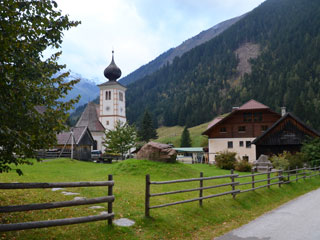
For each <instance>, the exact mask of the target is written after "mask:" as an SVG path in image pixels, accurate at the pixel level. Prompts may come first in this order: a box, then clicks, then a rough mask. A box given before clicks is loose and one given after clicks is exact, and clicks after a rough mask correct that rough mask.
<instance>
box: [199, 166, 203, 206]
mask: <svg viewBox="0 0 320 240" xmlns="http://www.w3.org/2000/svg"><path fill="white" fill-rule="evenodd" d="M200 178H203V172H200ZM200 188H203V180H202V179H201V180H200ZM199 197H203V189H200V192H199ZM199 204H200V207H202V199H200V200H199Z"/></svg>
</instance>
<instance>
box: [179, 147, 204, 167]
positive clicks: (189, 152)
mask: <svg viewBox="0 0 320 240" xmlns="http://www.w3.org/2000/svg"><path fill="white" fill-rule="evenodd" d="M173 149H174V150H176V151H177V153H178V155H177V160H178V161H181V162H187V163H206V162H207V161H206V159H207V158H206V157H205V152H204V150H203V148H202V147H182V148H173Z"/></svg>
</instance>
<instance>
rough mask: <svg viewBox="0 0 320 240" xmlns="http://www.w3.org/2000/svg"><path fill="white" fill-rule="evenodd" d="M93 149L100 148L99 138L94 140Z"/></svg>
mask: <svg viewBox="0 0 320 240" xmlns="http://www.w3.org/2000/svg"><path fill="white" fill-rule="evenodd" d="M92 148H93V150H97V149H98V142H97V140H94V141H93V147H92Z"/></svg>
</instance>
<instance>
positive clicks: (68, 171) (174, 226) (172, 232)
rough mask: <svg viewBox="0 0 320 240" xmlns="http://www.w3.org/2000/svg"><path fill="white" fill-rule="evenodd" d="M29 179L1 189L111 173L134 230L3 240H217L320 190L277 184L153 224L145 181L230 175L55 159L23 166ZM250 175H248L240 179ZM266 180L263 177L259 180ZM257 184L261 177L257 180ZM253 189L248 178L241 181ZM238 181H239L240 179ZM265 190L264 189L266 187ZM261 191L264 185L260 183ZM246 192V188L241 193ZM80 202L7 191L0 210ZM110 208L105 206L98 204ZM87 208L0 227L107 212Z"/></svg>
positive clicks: (37, 232)
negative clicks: (146, 211)
mask: <svg viewBox="0 0 320 240" xmlns="http://www.w3.org/2000/svg"><path fill="white" fill-rule="evenodd" d="M21 169H22V171H23V173H24V175H23V176H18V175H17V174H16V173H14V172H12V173H2V174H0V182H76V181H105V180H107V179H108V174H112V175H113V176H114V181H115V186H114V195H115V198H116V199H115V202H114V204H113V209H114V213H115V219H119V218H129V219H131V220H134V221H135V222H136V223H135V225H133V226H132V227H119V226H115V225H113V226H108V225H107V221H98V222H91V223H83V224H77V225H69V226H61V227H51V228H42V229H32V230H23V231H15V232H4V233H0V238H1V239H213V238H214V237H216V236H220V235H222V234H224V233H226V232H228V231H230V230H232V229H234V228H237V227H239V226H241V225H243V224H246V223H248V222H249V221H251V220H253V219H255V218H256V217H258V216H260V215H262V214H263V213H265V212H268V211H270V210H272V209H274V208H276V207H278V206H280V205H281V204H283V203H285V202H288V201H289V200H291V199H294V198H296V197H298V196H300V195H302V194H304V193H307V192H309V191H312V190H314V189H317V188H318V187H320V178H319V177H315V178H312V179H307V180H305V181H304V180H300V181H299V182H298V183H291V184H287V185H283V186H282V188H279V187H278V186H277V185H274V186H271V188H270V189H267V188H263V189H259V190H256V191H254V192H247V193H242V194H239V195H237V197H236V199H233V198H232V196H231V195H226V196H222V197H218V198H213V199H208V200H203V207H200V206H199V203H198V202H192V203H186V204H181V205H175V206H170V207H166V208H159V209H151V210H150V215H151V217H150V218H145V217H144V201H145V195H144V194H145V175H146V174H150V176H151V181H163V180H174V179H184V178H194V177H199V175H200V172H203V173H204V176H216V175H225V174H229V173H230V171H226V170H221V169H217V168H216V167H215V166H209V165H187V164H182V163H174V164H168V163H158V162H151V161H145V160H134V159H130V160H125V161H123V162H119V163H112V164H97V163H91V162H80V161H76V160H70V159H54V160H49V161H43V162H35V161H34V164H33V165H25V166H22V167H21ZM241 174H247V173H241ZM260 178H262V177H260ZM257 179H258V178H257ZM239 180H241V182H248V181H249V180H250V179H245V178H244V179H239ZM237 181H238V180H237ZM226 182H230V179H218V180H210V181H205V182H204V186H211V185H215V184H221V183H226ZM261 184H264V183H261ZM198 186H199V182H190V183H176V184H170V185H159V186H156V185H152V186H151V193H157V192H164V191H173V190H180V189H187V188H196V187H198ZM257 186H259V185H258V184H257ZM242 188H245V186H242ZM65 190H66V191H71V192H77V193H80V195H79V196H81V197H86V198H92V197H100V196H106V195H107V191H108V190H107V187H91V188H68V189H65ZM230 190H231V187H230V186H228V187H223V188H216V189H210V190H204V196H206V195H210V194H215V193H219V192H224V191H230ZM198 195H199V193H198V192H189V193H182V194H174V195H168V196H161V197H155V198H151V206H153V205H158V204H164V203H169V202H174V201H180V200H186V199H191V198H195V197H198ZM74 197H75V196H64V195H63V194H61V192H59V191H56V192H53V191H51V189H35V190H32V189H29V190H2V191H1V192H0V203H1V204H0V205H1V206H5V205H20V204H30V203H44V202H54V201H67V200H72V199H73V198H74ZM98 205H101V206H104V207H106V206H107V203H105V204H98ZM89 206H90V205H85V206H76V207H67V208H58V209H49V210H39V211H29V212H20V213H5V214H0V221H1V223H2V224H5V223H17V222H27V221H40V220H49V219H60V218H67V217H68V218H69V217H81V216H88V215H97V214H99V213H100V212H101V211H107V208H105V209H96V210H92V209H89Z"/></svg>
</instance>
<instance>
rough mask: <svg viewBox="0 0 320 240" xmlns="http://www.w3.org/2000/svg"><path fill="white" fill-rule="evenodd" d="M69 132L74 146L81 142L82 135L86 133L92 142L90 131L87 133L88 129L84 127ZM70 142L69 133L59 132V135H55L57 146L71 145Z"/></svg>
mask: <svg viewBox="0 0 320 240" xmlns="http://www.w3.org/2000/svg"><path fill="white" fill-rule="evenodd" d="M71 130H72V131H73V136H74V144H79V142H80V141H81V139H82V137H83V136H84V134H85V133H86V132H88V133H89V136H90V138H91V139H92V141H93V137H92V135H91V133H90V131H88V127H86V126H84V127H74V128H72V129H71ZM71 140H72V139H71V131H69V132H61V133H59V134H57V142H58V145H64V144H71Z"/></svg>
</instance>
